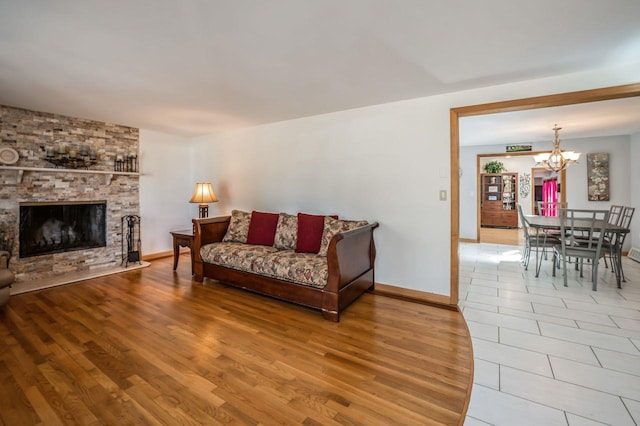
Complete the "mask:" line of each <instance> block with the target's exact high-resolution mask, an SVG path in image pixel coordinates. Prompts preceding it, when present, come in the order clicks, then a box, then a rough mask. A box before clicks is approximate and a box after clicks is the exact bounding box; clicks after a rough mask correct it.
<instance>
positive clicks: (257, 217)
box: [247, 210, 279, 246]
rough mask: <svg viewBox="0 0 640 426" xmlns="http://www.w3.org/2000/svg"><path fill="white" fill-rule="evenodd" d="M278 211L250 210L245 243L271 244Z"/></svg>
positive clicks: (274, 233)
mask: <svg viewBox="0 0 640 426" xmlns="http://www.w3.org/2000/svg"><path fill="white" fill-rule="evenodd" d="M278 216H279V215H278V213H263V212H257V211H255V210H254V211H253V212H251V220H250V221H249V231H248V233H247V244H257V245H262V246H272V245H273V239H274V237H275V235H276V226H277V225H278Z"/></svg>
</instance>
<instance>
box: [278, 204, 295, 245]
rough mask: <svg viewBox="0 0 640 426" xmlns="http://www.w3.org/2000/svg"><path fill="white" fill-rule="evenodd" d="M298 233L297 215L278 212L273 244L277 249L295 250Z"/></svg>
mask: <svg viewBox="0 0 640 426" xmlns="http://www.w3.org/2000/svg"><path fill="white" fill-rule="evenodd" d="M297 234H298V216H296V215H292V214H286V213H280V215H279V216H278V225H277V226H276V235H275V237H274V239H273V246H274V247H275V248H277V249H278V250H295V248H296V240H297Z"/></svg>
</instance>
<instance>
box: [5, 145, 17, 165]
mask: <svg viewBox="0 0 640 426" xmlns="http://www.w3.org/2000/svg"><path fill="white" fill-rule="evenodd" d="M18 158H20V156H19V155H18V152H17V151H16V150H15V149H13V148H8V147H2V148H0V163H2V164H6V165H8V164H15V163H16V161H18Z"/></svg>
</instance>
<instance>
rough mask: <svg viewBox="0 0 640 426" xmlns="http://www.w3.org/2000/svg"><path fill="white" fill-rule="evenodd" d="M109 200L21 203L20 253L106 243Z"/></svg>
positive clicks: (55, 250)
mask: <svg viewBox="0 0 640 426" xmlns="http://www.w3.org/2000/svg"><path fill="white" fill-rule="evenodd" d="M106 217H107V202H106V201H105V200H99V201H81V202H45V203H20V232H19V239H20V257H21V258H25V257H32V256H41V255H45V254H53V253H62V252H67V251H75V250H85V249H90V248H96V247H105V246H106V245H107V239H106Z"/></svg>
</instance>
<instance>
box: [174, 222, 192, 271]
mask: <svg viewBox="0 0 640 426" xmlns="http://www.w3.org/2000/svg"><path fill="white" fill-rule="evenodd" d="M171 236H172V237H173V270H174V271H175V270H176V268H177V267H178V258H179V257H180V247H181V246H182V247H188V248H189V250H191V245H192V244H193V230H191V229H186V230H184V231H171ZM191 274H192V275H193V252H191Z"/></svg>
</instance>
